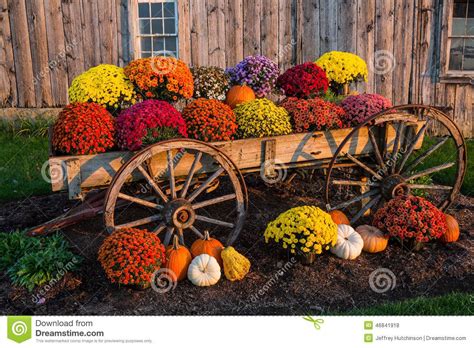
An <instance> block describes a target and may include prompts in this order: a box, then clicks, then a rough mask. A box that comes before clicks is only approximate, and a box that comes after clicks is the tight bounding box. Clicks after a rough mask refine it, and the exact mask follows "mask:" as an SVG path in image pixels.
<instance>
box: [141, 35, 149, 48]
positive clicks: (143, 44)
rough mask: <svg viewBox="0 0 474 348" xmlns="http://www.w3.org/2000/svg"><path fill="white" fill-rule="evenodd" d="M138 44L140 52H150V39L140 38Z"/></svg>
mask: <svg viewBox="0 0 474 348" xmlns="http://www.w3.org/2000/svg"><path fill="white" fill-rule="evenodd" d="M140 44H141V50H142V51H151V37H142V38H141V39H140Z"/></svg>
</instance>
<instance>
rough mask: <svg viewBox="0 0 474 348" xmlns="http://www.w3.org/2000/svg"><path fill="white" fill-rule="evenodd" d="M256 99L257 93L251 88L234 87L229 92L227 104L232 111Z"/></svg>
mask: <svg viewBox="0 0 474 348" xmlns="http://www.w3.org/2000/svg"><path fill="white" fill-rule="evenodd" d="M254 99H255V93H254V91H253V89H252V88H250V87H249V86H245V85H244V86H233V87H231V89H229V91H228V92H227V96H226V99H225V102H226V103H227V105H229V106H230V107H231V108H232V109H233V108H235V107H236V106H237V105H239V104H241V103H245V102H247V101H251V100H254Z"/></svg>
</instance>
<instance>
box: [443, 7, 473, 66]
mask: <svg viewBox="0 0 474 348" xmlns="http://www.w3.org/2000/svg"><path fill="white" fill-rule="evenodd" d="M451 18H452V20H451V32H450V35H449V37H448V41H449V42H448V44H449V57H448V59H449V64H448V70H449V71H450V72H466V73H474V0H453V7H452V17H451Z"/></svg>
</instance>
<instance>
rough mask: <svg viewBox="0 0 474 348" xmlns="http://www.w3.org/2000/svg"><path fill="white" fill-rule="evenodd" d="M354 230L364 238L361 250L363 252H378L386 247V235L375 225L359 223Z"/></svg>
mask: <svg viewBox="0 0 474 348" xmlns="http://www.w3.org/2000/svg"><path fill="white" fill-rule="evenodd" d="M356 231H357V233H359V234H360V236H361V237H362V239H363V240H364V247H363V248H362V250H364V251H365V252H368V253H378V252H381V251H384V250H385V249H386V248H387V244H388V236H385V235H384V234H383V232H382V231H380V230H379V229H378V228H377V227H374V226H369V225H361V226H359V227H357V228H356Z"/></svg>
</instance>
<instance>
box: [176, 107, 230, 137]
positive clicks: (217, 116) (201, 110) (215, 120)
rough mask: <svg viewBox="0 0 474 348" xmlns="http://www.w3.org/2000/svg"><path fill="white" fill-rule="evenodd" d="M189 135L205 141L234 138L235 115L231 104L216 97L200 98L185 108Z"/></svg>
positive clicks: (184, 115)
mask: <svg viewBox="0 0 474 348" xmlns="http://www.w3.org/2000/svg"><path fill="white" fill-rule="evenodd" d="M183 118H184V120H185V121H186V127H187V128H188V136H189V137H190V138H195V139H199V140H203V141H223V140H232V139H234V134H235V132H236V131H237V123H236V120H235V115H234V112H233V111H232V109H231V108H230V106H229V105H227V104H224V103H222V102H220V101H218V100H215V99H204V98H199V99H196V100H195V101H193V102H192V103H191V104H189V105H187V106H186V107H185V108H184V110H183Z"/></svg>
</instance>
